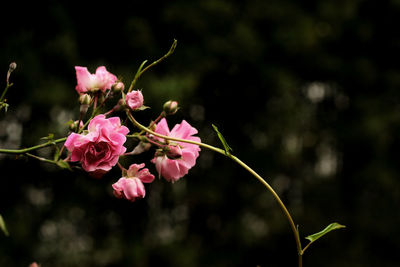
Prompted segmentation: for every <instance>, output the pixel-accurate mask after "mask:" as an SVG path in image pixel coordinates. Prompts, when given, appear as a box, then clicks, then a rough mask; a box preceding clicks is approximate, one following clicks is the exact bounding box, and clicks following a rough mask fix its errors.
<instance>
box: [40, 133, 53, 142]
mask: <svg viewBox="0 0 400 267" xmlns="http://www.w3.org/2000/svg"><path fill="white" fill-rule="evenodd" d="M40 139H41V140H49V141H52V140H53V139H54V134H53V133H49V135H48V136H46V137H42V138H40Z"/></svg>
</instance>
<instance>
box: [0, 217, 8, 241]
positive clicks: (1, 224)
mask: <svg viewBox="0 0 400 267" xmlns="http://www.w3.org/2000/svg"><path fill="white" fill-rule="evenodd" d="M0 229H1V230H2V231H3V233H4V234H5V235H6V236H9V233H8V230H7V227H6V223H5V222H4V219H3V217H2V216H1V215H0Z"/></svg>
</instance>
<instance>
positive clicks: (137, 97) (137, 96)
mask: <svg viewBox="0 0 400 267" xmlns="http://www.w3.org/2000/svg"><path fill="white" fill-rule="evenodd" d="M125 100H126V104H127V105H128V107H129V108H130V109H132V110H135V109H138V108H140V107H141V106H143V94H142V92H141V91H140V90H137V91H135V90H133V91H132V92H130V93H127V94H126V97H125Z"/></svg>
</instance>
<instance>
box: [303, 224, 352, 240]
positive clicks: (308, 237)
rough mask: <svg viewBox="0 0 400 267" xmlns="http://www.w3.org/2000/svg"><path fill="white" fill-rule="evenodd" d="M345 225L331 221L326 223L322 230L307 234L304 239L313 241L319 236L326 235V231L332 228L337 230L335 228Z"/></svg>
mask: <svg viewBox="0 0 400 267" xmlns="http://www.w3.org/2000/svg"><path fill="white" fill-rule="evenodd" d="M345 227H346V226H344V225H341V224H338V223H336V222H335V223H331V224H330V225H328V226H327V227H326V228H325V229H324V230H322V231H321V232H318V233H315V234H312V235H309V236H307V237H306V239H308V240H310V241H311V242H314V241H315V240H317V239H319V238H320V237H322V236H324V235H326V234H327V233H329V232H330V231H333V230H337V229H341V228H345Z"/></svg>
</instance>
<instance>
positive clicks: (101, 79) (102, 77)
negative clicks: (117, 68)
mask: <svg viewBox="0 0 400 267" xmlns="http://www.w3.org/2000/svg"><path fill="white" fill-rule="evenodd" d="M75 71H76V80H77V83H78V84H77V86H76V88H75V89H76V91H77V92H78V93H79V94H84V93H87V92H96V91H98V90H100V91H102V92H105V91H106V90H107V89H111V87H112V85H113V84H114V83H115V82H116V81H117V77H116V76H115V75H114V74H112V73H110V72H108V71H107V70H106V67H104V66H100V67H98V68H97V69H96V73H95V74H91V73H90V72H89V71H88V69H87V68H86V67H80V66H75Z"/></svg>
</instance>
